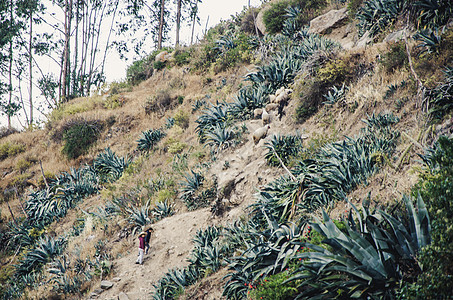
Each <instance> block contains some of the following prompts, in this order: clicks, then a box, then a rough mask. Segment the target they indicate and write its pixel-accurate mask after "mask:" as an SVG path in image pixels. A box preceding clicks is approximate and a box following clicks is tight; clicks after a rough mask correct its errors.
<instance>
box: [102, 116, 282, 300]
mask: <svg viewBox="0 0 453 300" xmlns="http://www.w3.org/2000/svg"><path fill="white" fill-rule="evenodd" d="M246 125H247V127H248V131H249V137H248V138H247V140H246V141H245V142H244V144H242V145H241V146H239V147H236V148H235V149H231V150H227V151H224V152H223V153H221V155H219V157H218V159H217V161H216V162H215V163H214V164H213V165H212V167H211V169H210V173H211V175H212V176H214V175H215V176H217V178H218V187H219V190H223V189H224V188H225V187H226V186H227V185H229V186H230V188H231V189H232V190H231V193H230V195H228V199H224V200H223V204H224V206H225V207H226V211H225V213H224V214H223V215H222V216H220V217H215V216H214V215H213V214H212V213H211V211H210V207H207V208H204V209H200V210H196V211H191V212H184V213H180V214H177V215H174V216H172V217H168V218H165V219H163V220H161V221H159V222H157V223H155V224H153V228H154V234H153V236H152V238H151V241H150V249H149V253H148V255H145V260H144V263H143V265H137V264H135V260H136V259H137V253H138V249H137V247H138V246H137V241H135V240H134V241H133V242H129V244H130V245H131V246H130V248H129V249H128V251H127V252H126V253H124V256H123V257H121V258H119V259H116V260H114V261H113V266H114V267H113V276H112V277H113V278H120V281H118V282H115V283H114V285H113V287H112V288H111V289H109V290H106V291H104V292H103V293H101V294H100V295H99V296H98V298H97V299H109V300H110V299H118V296H119V294H120V293H121V292H123V293H125V294H126V295H127V297H128V298H129V299H131V300H132V299H133V300H138V299H140V300H146V299H152V292H153V291H154V287H153V284H155V283H157V281H158V280H159V279H160V278H161V277H162V276H163V275H164V274H165V273H166V272H167V271H168V270H170V269H173V268H180V267H184V266H186V265H187V264H188V262H187V258H188V256H189V254H190V251H191V250H192V248H193V243H192V238H193V236H194V235H195V233H196V232H197V230H199V229H206V228H207V227H208V226H210V225H219V224H227V223H230V222H232V221H234V220H236V219H237V218H238V217H240V216H241V215H244V213H245V209H246V207H247V206H248V205H250V204H251V203H252V202H253V201H254V197H253V194H254V193H255V191H256V188H257V187H259V186H261V185H264V184H266V183H269V182H270V181H271V180H273V179H274V178H275V177H277V176H280V175H281V174H282V170H281V169H279V168H269V167H268V166H267V165H266V162H265V160H264V152H265V150H264V149H263V148H262V146H263V144H264V142H265V141H264V140H261V141H260V142H259V143H258V144H257V145H255V144H254V143H253V141H252V138H251V137H252V133H253V132H254V131H255V129H256V128H258V127H261V126H262V125H261V120H252V121H249V122H247V123H246ZM274 128H278V126H275V127H274ZM272 133H276V132H273V130H270V132H269V134H268V138H269V137H270V136H271V135H272ZM225 162H228V163H225ZM226 165H227V166H228V167H225V166H226Z"/></svg>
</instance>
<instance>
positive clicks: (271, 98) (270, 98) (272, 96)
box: [269, 95, 275, 103]
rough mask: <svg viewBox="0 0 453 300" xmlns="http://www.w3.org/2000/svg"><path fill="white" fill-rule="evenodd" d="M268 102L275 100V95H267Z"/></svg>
mask: <svg viewBox="0 0 453 300" xmlns="http://www.w3.org/2000/svg"><path fill="white" fill-rule="evenodd" d="M269 102H270V103H272V102H275V95H270V96H269Z"/></svg>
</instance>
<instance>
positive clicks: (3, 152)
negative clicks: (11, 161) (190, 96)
mask: <svg viewBox="0 0 453 300" xmlns="http://www.w3.org/2000/svg"><path fill="white" fill-rule="evenodd" d="M24 151H25V146H24V145H22V144H20V143H17V144H11V143H9V142H6V143H2V144H0V160H3V159H6V158H8V157H13V156H15V155H17V154H19V153H21V152H24Z"/></svg>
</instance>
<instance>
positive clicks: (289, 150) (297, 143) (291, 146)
mask: <svg viewBox="0 0 453 300" xmlns="http://www.w3.org/2000/svg"><path fill="white" fill-rule="evenodd" d="M264 148H265V149H267V150H268V152H267V153H266V154H265V155H264V158H265V159H266V161H267V163H268V164H269V165H271V166H280V165H281V164H280V161H279V159H278V158H277V157H276V155H278V157H279V158H280V159H281V160H282V161H283V163H285V164H286V163H288V162H289V160H290V159H291V158H294V157H296V156H297V155H298V154H300V153H301V151H302V138H301V136H300V135H299V134H296V135H279V134H275V135H273V136H272V138H271V140H270V141H268V142H266V143H264Z"/></svg>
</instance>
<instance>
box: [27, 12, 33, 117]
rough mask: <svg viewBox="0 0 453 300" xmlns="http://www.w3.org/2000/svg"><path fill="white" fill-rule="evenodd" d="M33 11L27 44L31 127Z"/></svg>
mask: <svg viewBox="0 0 453 300" xmlns="http://www.w3.org/2000/svg"><path fill="white" fill-rule="evenodd" d="M32 47H33V11H32V10H31V9H30V40H29V42H28V49H29V52H30V53H29V57H28V67H29V72H30V87H29V91H28V94H29V98H28V99H29V101H30V118H29V120H28V121H29V125H33V49H32Z"/></svg>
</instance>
